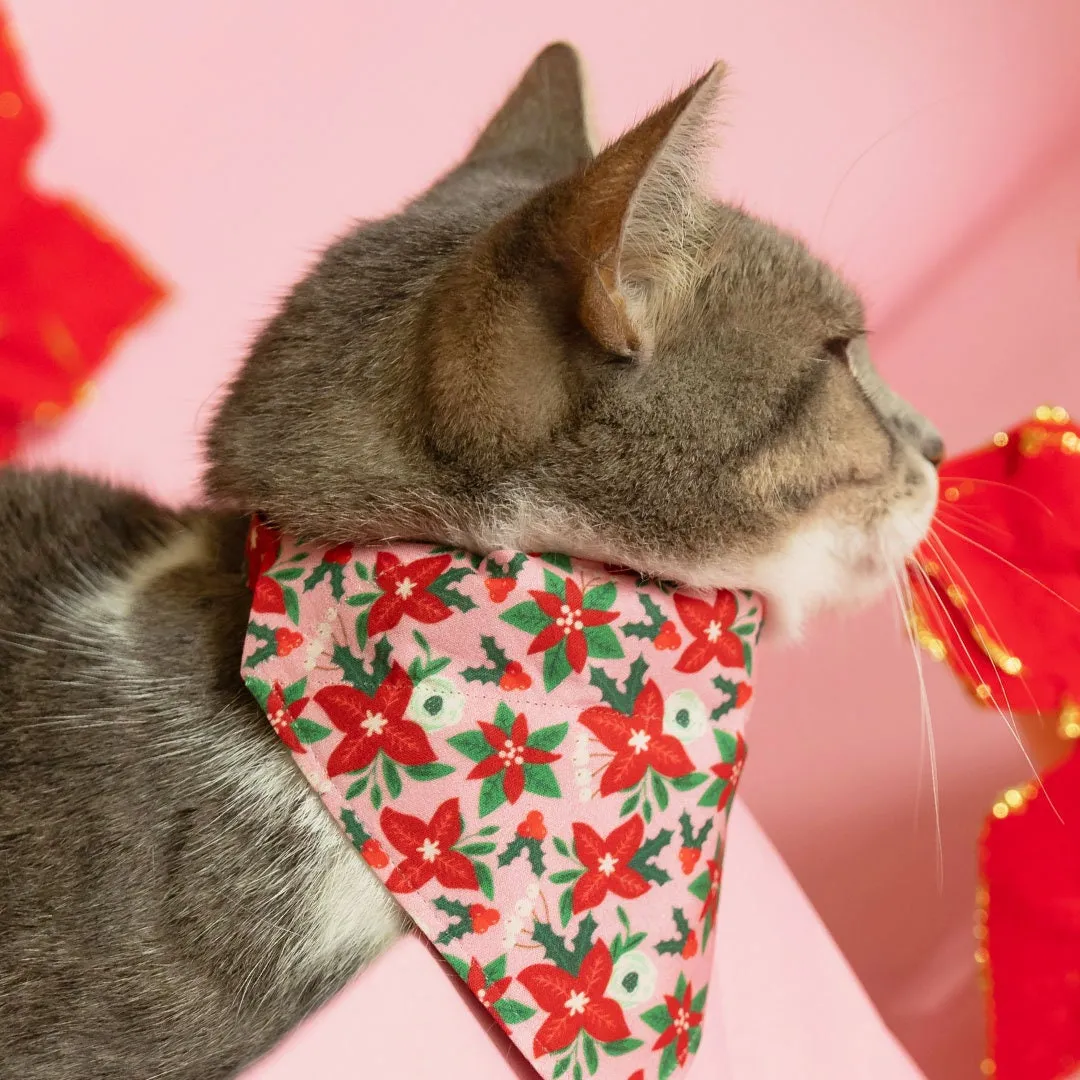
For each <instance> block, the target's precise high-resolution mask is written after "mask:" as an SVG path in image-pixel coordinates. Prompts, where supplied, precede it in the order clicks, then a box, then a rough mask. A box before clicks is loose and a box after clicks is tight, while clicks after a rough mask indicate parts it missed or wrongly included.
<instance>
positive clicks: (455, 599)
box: [428, 566, 476, 611]
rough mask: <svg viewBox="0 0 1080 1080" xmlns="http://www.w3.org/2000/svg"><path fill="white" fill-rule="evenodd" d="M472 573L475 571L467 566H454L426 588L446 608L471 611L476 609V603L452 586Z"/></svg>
mask: <svg viewBox="0 0 1080 1080" xmlns="http://www.w3.org/2000/svg"><path fill="white" fill-rule="evenodd" d="M474 573H475V571H474V570H473V569H471V568H470V567H468V566H455V567H453V568H452V569H450V570H447V571H446V572H445V573H443V574H440V575H439V576H438V577H437V578H436V579H435V580H434V581H433V582H432V583H431V584H430V585H429V586H428V592H429V593H431V595H432V596H434V597H437V598H438V599H439V600H441V601H442V602H443V603H444V604H445V605H446V606H447V607H452V608H457V609H458V611H472V609H473V608H474V607H476V602H475V601H474V600H470V599H469V597H467V596H466V595H465V594H464V593H460V592H458V591H457V589H455V588H453V587H452V586H454V585H456V584H457V583H458V582H459V581H462V580H463V579H464V578H467V577H470V576H471V575H472V574H474Z"/></svg>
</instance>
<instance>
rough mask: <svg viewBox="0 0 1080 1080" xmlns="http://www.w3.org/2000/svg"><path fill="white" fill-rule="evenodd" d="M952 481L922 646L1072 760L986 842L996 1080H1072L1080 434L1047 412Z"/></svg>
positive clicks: (1004, 804)
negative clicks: (1073, 749) (1066, 751)
mask: <svg viewBox="0 0 1080 1080" xmlns="http://www.w3.org/2000/svg"><path fill="white" fill-rule="evenodd" d="M940 477H941V499H940V503H939V507H938V512H937V515H936V517H935V525H934V529H933V532H932V534H931V538H930V539H929V540H928V541H927V542H926V543H925V544H923V545H922V547H921V548H920V549H919V551H918V552H917V553H916V561H917V564H918V569H915V568H913V569H912V570H911V572H910V574H909V579H910V581H911V584H912V593H913V611H912V612H911V618H912V621H913V624H914V627H915V630H916V633H917V634H918V636H919V639H920V641H921V643H922V644H923V645H924V646H925V647H927V648H928V649H929V650H930V651H931V653H932V654H933V655H934V656H936V657H937V658H938V659H944V660H946V661H947V662H948V663H949V665H950V667H951V668H952V669H953V671H954V672H955V673H956V674H957V675H958V676H959V678H960V679H961V680H962V682H963V683H964V685H965V686H967V687H968V688H969V689H970V690H971V691H972V693H973V694H974V695H975V697H976V698H977V700H979V701H980V702H982V703H983V704H984V705H987V706H989V707H993V708H996V707H1001V708H1003V709H1005V710H1006V711H1008V710H1010V709H1011V711H1012V712H1013V713H1014V714H1015V715H1016V717H1017V719H1018V721H1019V723H1020V725H1021V727H1022V728H1024V729H1025V733H1026V734H1027V735H1028V737H1029V740H1032V741H1033V750H1034V753H1035V756H1036V759H1037V760H1038V761H1039V762H1040V764H1042V765H1044V766H1045V765H1047V764H1048V763H1050V762H1052V761H1054V760H1055V759H1057V760H1058V763H1057V764H1055V765H1054V766H1053V767H1052V768H1050V769H1049V771H1047V772H1046V773H1045V775H1044V777H1043V783H1044V785H1045V793H1042V792H1039V790H1038V788H1037V786H1035V785H1028V786H1027V787H1026V788H1025V789H1024V790H1023V791H1019V790H1013V791H1009V792H1006V793H1005V795H1004V797H1003V798H1002V800H1001V801H999V802H998V803H997V804H996V805H995V806H994V808H993V813H992V814H991V815H990V816H989V817H988V819H987V824H986V828H985V830H984V833H983V836H982V837H981V840H980V868H981V872H982V875H983V886H984V887H983V888H982V889H981V890H980V910H979V912H978V914H977V919H976V926H977V931H976V932H977V936H978V939H979V949H978V950H977V954H976V955H977V957H978V959H979V960H980V961H981V962H982V963H983V967H984V974H985V976H986V980H985V985H986V990H987V994H988V1001H987V1005H988V1012H989V1024H988V1027H989V1044H990V1046H989V1055H988V1057H987V1060H986V1062H985V1063H984V1072H985V1073H986V1074H987V1075H994V1076H997V1077H998V1078H999V1080H1061V1078H1064V1077H1067V1076H1069V1075H1071V1074H1072V1073H1073V1072H1074V1071H1075V1070H1076V1069H1077V1067H1078V1066H1080V835H1078V830H1080V757H1077V756H1076V755H1075V754H1069V755H1068V756H1067V757H1065V760H1064V761H1060V758H1061V756H1062V754H1061V749H1063V748H1070V749H1071V746H1072V740H1075V739H1076V738H1077V737H1078V736H1080V708H1078V706H1077V704H1076V703H1077V701H1080V428H1077V426H1076V425H1075V424H1073V423H1072V422H1071V421H1070V419H1069V416H1068V414H1067V413H1066V411H1065V410H1064V409H1061V408H1052V407H1050V406H1042V407H1040V408H1039V409H1038V410H1037V411H1036V413H1035V416H1034V417H1033V418H1032V419H1030V420H1028V421H1025V422H1024V423H1022V424H1020V425H1018V426H1017V427H1015V428H1013V429H1012V430H1010V431H1004V432H999V433H998V434H997V435H995V436H994V439H993V443H992V445H991V446H989V447H987V448H985V449H982V450H978V451H976V452H974V453H971V454H967V455H964V456H962V457H958V458H955V459H951V460H949V461H947V462H945V463H944V464H943V465H942V468H941V470H940ZM1040 716H1041V717H1042V718H1043V719H1040ZM1047 723H1049V724H1051V725H1052V728H1051V731H1050V732H1049V736H1048V737H1049V739H1050V740H1052V742H1053V743H1055V744H1056V746H1048V744H1046V742H1045V739H1046V738H1047V732H1046V724H1047ZM1039 738H1043V739H1044V744H1043V745H1042V746H1039V745H1037V740H1038V739H1039ZM1051 802H1052V803H1053V804H1054V805H1053V806H1051ZM1054 807H1056V809H1057V811H1058V812H1060V814H1061V818H1062V819H1064V821H1063V822H1062V820H1059V818H1058V816H1057V813H1055V810H1054Z"/></svg>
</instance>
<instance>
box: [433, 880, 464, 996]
mask: <svg viewBox="0 0 1080 1080" xmlns="http://www.w3.org/2000/svg"><path fill="white" fill-rule="evenodd" d="M432 904H433V905H434V906H435V907H436V908H438V910H439V911H441V912H443V914H445V915H449V916H450V925H449V926H448V927H447V928H446V929H445V930H444V931H443V932H442V933H441V934H440V935H439V936H438V937H437V938H436V939H435V944H436V945H449V944H450V942H451V941H455V940H457V939H458V938H463V937H464V936H465V935H466V934H471V933H472V932H473V928H472V915H470V914H469V907H468V905H467V904H463V903H462V902H461V901H460V900H451V899H450V898H449V897H448V896H438V897H436V898H435V900H433V901H432ZM458 974H459V975H460V974H461V973H460V972H458ZM468 974H469V973H468V970H467V969H466V972H465V974H464V975H462V976H461V977H462V978H463V979H464V978H468Z"/></svg>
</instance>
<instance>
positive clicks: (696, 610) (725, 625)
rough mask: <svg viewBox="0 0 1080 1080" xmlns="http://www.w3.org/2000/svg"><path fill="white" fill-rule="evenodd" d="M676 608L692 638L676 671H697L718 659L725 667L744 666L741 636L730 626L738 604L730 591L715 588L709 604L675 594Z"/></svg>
mask: <svg viewBox="0 0 1080 1080" xmlns="http://www.w3.org/2000/svg"><path fill="white" fill-rule="evenodd" d="M675 608H676V610H677V611H678V612H679V618H680V619H682V621H683V625H684V626H685V627H686V629H687V630H689V631H690V633H691V635H692V636H693V639H694V640H693V641H691V642H690V644H689V645H688V646H687V647H686V651H685V652H684V653H683V654H682V656H680V657H679V661H678V663H677V664H676V665H675V670H676V671H683V672H687V673H693V672H695V671H700V670H701V669H702V668H703V667H704V666H705V665H706V664H707V663H709V661H710V660H719V661H720V663H721V664H723V665H724V666H725V667H742V666H743V664H744V660H743V645H742V639H741V638H740V637H739V635H738V634H736V633H734V632H733V631H732V629H731V624H732V623H733V622H734V621H735V617H736V615H737V614H738V607H737V606H736V603H735V597H734V596H733V595H732V594H731V593H730V592H728V591H727V590H726V589H719V590H717V593H716V597H715V599H714V600H713V602H712V603H711V604H710V603H709V602H708V601H706V600H699V599H697V598H696V597H693V596H685V595H683V594H682V593H676V594H675Z"/></svg>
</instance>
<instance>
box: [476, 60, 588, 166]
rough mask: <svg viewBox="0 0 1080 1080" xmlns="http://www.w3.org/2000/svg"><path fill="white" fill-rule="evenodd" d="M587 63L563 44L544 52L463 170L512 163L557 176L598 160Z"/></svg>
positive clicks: (532, 65)
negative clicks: (586, 87)
mask: <svg viewBox="0 0 1080 1080" xmlns="http://www.w3.org/2000/svg"><path fill="white" fill-rule="evenodd" d="M592 156H593V153H592V147H591V145H590V142H589V135H588V124H587V118H586V113H585V91H584V83H583V78H582V67H581V58H580V57H579V56H578V54H577V51H576V50H575V49H574V48H572V47H571V46H570V45H567V44H565V43H563V42H556V43H555V44H553V45H549V46H548V47H547V48H546V49H544V51H543V52H541V53H540V54H539V55H538V56H537V57H536V59H535V60H533V62H532V64H530V65H529V68H528V70H527V71H526V72H525V74H524V75H523V76H522V77H521V80H520V82H519V83H518V84H517V86H516V87H515V88H514V90H513V91H512V92H511V94H510V96H509V97H508V98H507V99H506V101H505V102H503V104H502V106H501V107H500V109H499V111H498V112H497V113H496V114H495V115H494V116H493V117H492V119H491V120H490V121H489V122H488V125H487V127H486V128H484V130H483V131H482V132H481V133H480V136H479V138H477V140H476V142H475V143H474V144H473V147H472V149H471V150H470V151H469V153H468V155H467V156H466V158H465V161H464V162H463V165H466V166H469V165H476V164H487V163H493V164H494V163H498V162H501V161H506V162H509V161H512V160H514V159H516V162H515V163H517V164H525V165H527V166H528V165H531V166H533V168H534V170H536V171H540V172H542V173H545V174H548V175H549V176H551V177H558V176H566V175H567V174H569V173H571V172H573V171H574V170H575V169H578V168H580V167H581V166H582V165H584V164H585V163H586V162H588V161H590V160H591V159H592Z"/></svg>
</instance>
